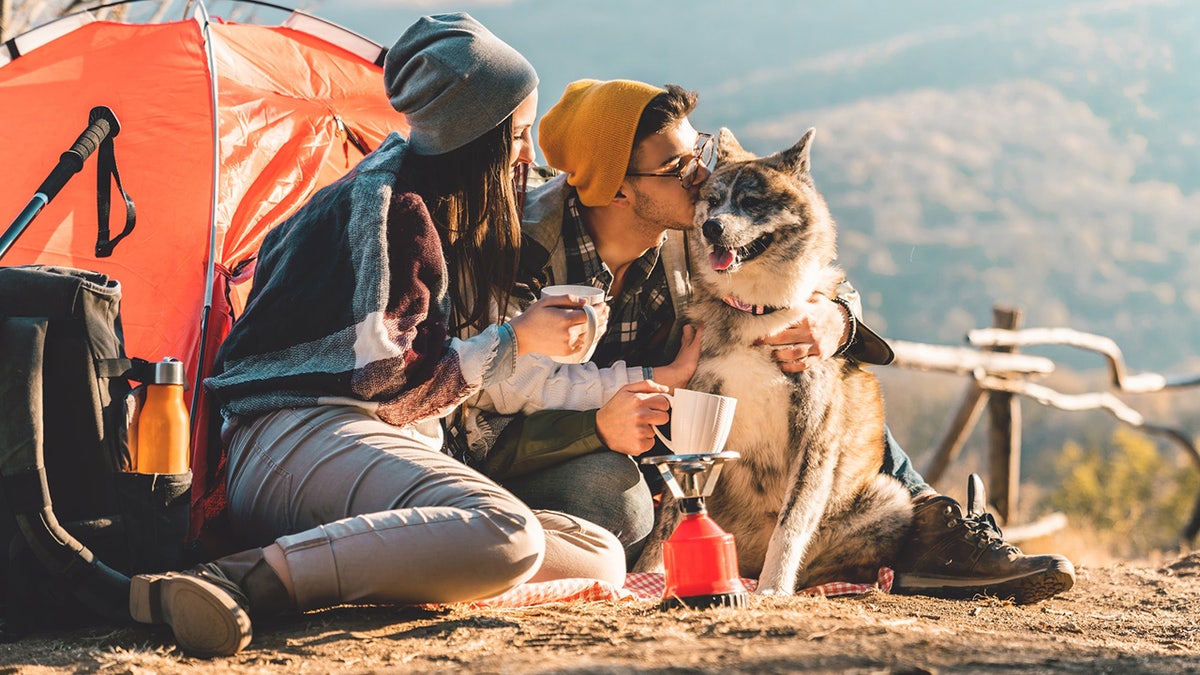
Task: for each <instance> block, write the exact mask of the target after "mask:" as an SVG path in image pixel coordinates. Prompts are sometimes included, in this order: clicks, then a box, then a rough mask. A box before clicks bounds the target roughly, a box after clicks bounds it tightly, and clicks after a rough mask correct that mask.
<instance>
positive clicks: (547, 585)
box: [462, 567, 895, 608]
mask: <svg viewBox="0 0 1200 675" xmlns="http://www.w3.org/2000/svg"><path fill="white" fill-rule="evenodd" d="M894 578H895V574H894V573H893V572H892V570H891V569H890V568H887V567H880V568H879V575H878V577H877V578H876V580H875V583H873V584H856V583H850V582H847V581H832V582H830V583H827V584H822V585H820V586H813V587H812V588H806V589H804V590H802V591H800V594H802V595H821V596H825V597H830V598H832V597H834V596H839V595H860V594H862V593H867V592H869V591H872V590H876V589H878V590H880V591H882V592H884V593H887V592H889V591H891V590H892V581H893V579H894ZM742 584H743V585H744V586H745V587H746V590H747V591H753V590H754V589H755V587H757V586H758V580H757V579H742ZM666 587H667V583H666V579H665V578H664V576H663V574H662V573H661V572H631V573H629V574H626V575H625V585H624V586H623V587H622V588H617V587H615V586H613V585H612V584H609V583H606V582H603V581H600V580H597V579H558V580H556V581H543V582H538V583H532V584H522V585H520V586H517V587H516V588H514V589H512V590H511V591H509V592H507V593H503V594H501V595H498V596H496V597H494V598H488V599H487V600H479V601H476V602H469V603H462V604H463V605H465V606H468V607H493V608H499V607H509V608H511V607H529V606H532V605H542V604H546V603H550V602H576V601H582V602H589V601H623V600H657V599H659V598H661V597H662V595H663V591H665V590H666Z"/></svg>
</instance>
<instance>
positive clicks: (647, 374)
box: [642, 366, 654, 380]
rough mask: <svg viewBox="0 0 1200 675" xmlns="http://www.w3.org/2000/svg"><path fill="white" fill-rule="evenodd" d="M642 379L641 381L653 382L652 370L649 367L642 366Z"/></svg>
mask: <svg viewBox="0 0 1200 675" xmlns="http://www.w3.org/2000/svg"><path fill="white" fill-rule="evenodd" d="M642 379H643V380H653V379H654V369H653V368H651V367H650V366H642Z"/></svg>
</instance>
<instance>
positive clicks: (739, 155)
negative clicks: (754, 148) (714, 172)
mask: <svg viewBox="0 0 1200 675" xmlns="http://www.w3.org/2000/svg"><path fill="white" fill-rule="evenodd" d="M753 157H754V155H753V154H752V153H749V152H746V150H745V149H744V148H742V144H741V143H738V140H737V139H736V138H734V137H733V132H732V131H730V130H729V129H728V128H726V127H721V130H720V131H719V132H717V164H724V163H725V162H736V161H739V160H743V159H753Z"/></svg>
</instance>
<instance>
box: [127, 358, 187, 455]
mask: <svg viewBox="0 0 1200 675" xmlns="http://www.w3.org/2000/svg"><path fill="white" fill-rule="evenodd" d="M144 384H145V385H146V401H145V403H143V404H142V406H141V409H140V410H139V411H138V419H137V454H136V458H137V459H136V461H137V464H136V466H137V472H138V473H184V472H186V471H187V470H188V461H189V459H190V454H191V453H190V442H189V440H188V432H189V429H188V426H189V425H188V411H187V407H186V406H185V405H184V402H183V364H182V363H180V362H179V361H178V360H176V359H173V358H170V357H168V358H165V359H163V360H162V361H159V362H158V363H155V364H152V365H151V376H150V377H149V378H148V381H147V382H144Z"/></svg>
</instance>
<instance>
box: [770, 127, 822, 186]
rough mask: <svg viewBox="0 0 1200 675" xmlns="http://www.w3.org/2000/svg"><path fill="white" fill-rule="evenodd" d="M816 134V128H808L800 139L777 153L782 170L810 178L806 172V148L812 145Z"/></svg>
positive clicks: (807, 166)
mask: <svg viewBox="0 0 1200 675" xmlns="http://www.w3.org/2000/svg"><path fill="white" fill-rule="evenodd" d="M816 135H817V130H816V129H812V128H810V129H809V130H808V131H806V132H804V135H803V136H801V137H800V140H799V141H797V142H796V144H795V145H793V146H792V147H791V148H789V149H787V150H784V151H783V152H781V153H779V167H780V169H782V170H784V171H789V172H791V173H793V174H795V175H796V176H797V177H799V178H804V179H810V175H809V172H808V168H809V165H808V150H809V148H811V147H812V140H813V137H814V136H816Z"/></svg>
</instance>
